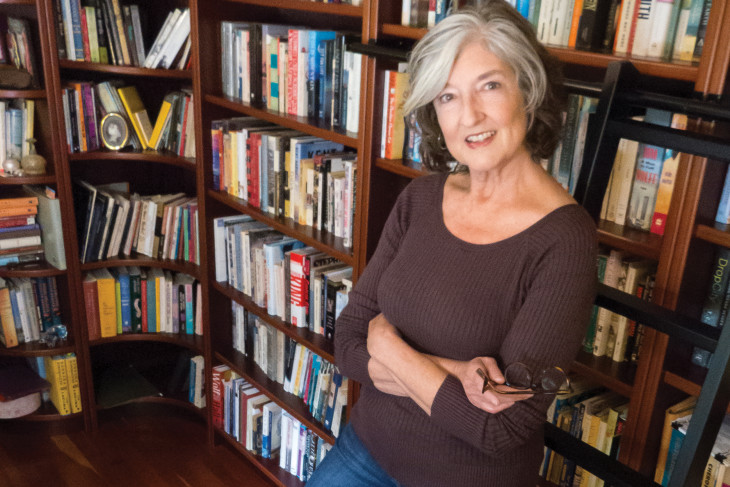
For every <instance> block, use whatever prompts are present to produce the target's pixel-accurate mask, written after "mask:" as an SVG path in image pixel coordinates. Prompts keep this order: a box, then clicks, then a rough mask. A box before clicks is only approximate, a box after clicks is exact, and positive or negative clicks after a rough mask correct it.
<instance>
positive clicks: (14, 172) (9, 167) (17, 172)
mask: <svg viewBox="0 0 730 487" xmlns="http://www.w3.org/2000/svg"><path fill="white" fill-rule="evenodd" d="M3 170H4V171H5V174H7V175H8V176H22V175H23V170H22V169H21V168H20V161H19V160H17V159H13V158H10V159H5V161H4V162H3Z"/></svg>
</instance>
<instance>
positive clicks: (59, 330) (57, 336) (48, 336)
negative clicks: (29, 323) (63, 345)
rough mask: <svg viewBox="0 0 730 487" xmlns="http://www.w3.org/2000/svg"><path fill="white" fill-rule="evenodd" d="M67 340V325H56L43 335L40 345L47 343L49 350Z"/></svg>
mask: <svg viewBox="0 0 730 487" xmlns="http://www.w3.org/2000/svg"><path fill="white" fill-rule="evenodd" d="M66 338H68V329H67V328H66V325H54V326H52V327H50V328H49V329H48V330H46V331H44V332H43V333H41V339H40V343H45V344H46V345H48V347H49V348H54V347H55V346H56V344H57V343H58V342H59V341H61V340H65V339H66Z"/></svg>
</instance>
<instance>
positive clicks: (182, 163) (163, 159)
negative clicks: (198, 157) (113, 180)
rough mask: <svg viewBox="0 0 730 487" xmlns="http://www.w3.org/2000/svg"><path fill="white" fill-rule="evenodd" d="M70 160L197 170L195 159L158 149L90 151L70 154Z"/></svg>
mask: <svg viewBox="0 0 730 487" xmlns="http://www.w3.org/2000/svg"><path fill="white" fill-rule="evenodd" d="M68 160H69V161H70V162H73V161H142V162H154V163H158V164H166V165H169V166H177V167H182V168H183V169H187V170H189V171H195V159H194V158H187V157H180V156H178V155H175V154H172V153H170V152H158V151H151V150H146V151H128V150H124V151H107V150H98V151H89V152H77V153H74V154H68Z"/></svg>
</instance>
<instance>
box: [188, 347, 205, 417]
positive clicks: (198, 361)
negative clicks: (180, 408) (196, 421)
mask: <svg viewBox="0 0 730 487" xmlns="http://www.w3.org/2000/svg"><path fill="white" fill-rule="evenodd" d="M188 384H189V385H188V401H190V404H192V405H193V406H195V407H196V408H201V409H202V408H204V407H205V359H204V358H203V356H202V355H196V356H194V357H190V374H189V379H188Z"/></svg>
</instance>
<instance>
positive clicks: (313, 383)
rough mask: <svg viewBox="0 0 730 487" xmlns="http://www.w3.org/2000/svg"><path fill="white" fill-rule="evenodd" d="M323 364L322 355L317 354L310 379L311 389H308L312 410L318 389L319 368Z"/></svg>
mask: <svg viewBox="0 0 730 487" xmlns="http://www.w3.org/2000/svg"><path fill="white" fill-rule="evenodd" d="M321 366H322V357H320V356H319V355H315V356H314V358H313V359H312V374H311V378H310V379H309V390H308V391H307V407H309V412H312V407H313V406H314V391H316V390H317V381H319V369H320V368H321Z"/></svg>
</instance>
